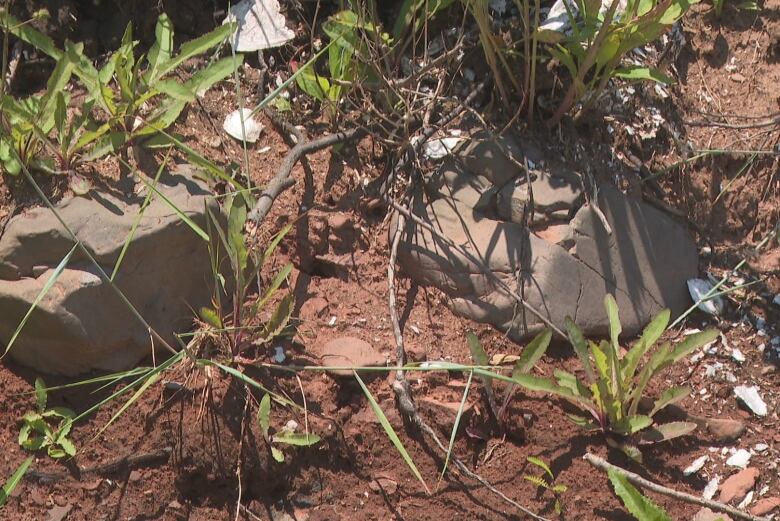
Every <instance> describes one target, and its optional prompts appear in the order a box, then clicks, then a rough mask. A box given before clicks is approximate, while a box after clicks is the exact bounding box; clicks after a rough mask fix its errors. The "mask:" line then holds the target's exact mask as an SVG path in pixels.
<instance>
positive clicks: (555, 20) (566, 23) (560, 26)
mask: <svg viewBox="0 0 780 521" xmlns="http://www.w3.org/2000/svg"><path fill="white" fill-rule="evenodd" d="M564 2H566V3H565V4H564ZM611 3H612V2H611V1H610V0H601V7H600V8H599V15H601V16H602V17H603V16H604V14H606V12H607V9H609V5H610V4H611ZM567 6H568V7H569V10H570V11H571V14H572V16H574V17H575V18H577V19H579V18H580V16H579V15H580V9H579V7H578V4H577V2H574V1H573V0H556V1H555V3H554V4H553V6H552V7H551V8H550V12H549V13H548V14H547V18H545V20H544V23H543V24H542V25H540V26H539V30H541V31H555V32H558V33H567V32H568V31H569V30H570V29H571V19H570V18H569V13H568V12H567V10H566V7H567ZM625 10H626V2H625V0H620V2H619V3H618V6H617V8H616V9H615V18H618V17H619V16H620V14H622V13H623V11H625Z"/></svg>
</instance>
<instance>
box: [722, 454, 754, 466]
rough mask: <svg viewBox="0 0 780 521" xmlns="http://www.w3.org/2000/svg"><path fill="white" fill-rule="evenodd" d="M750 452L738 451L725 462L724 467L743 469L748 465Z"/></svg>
mask: <svg viewBox="0 0 780 521" xmlns="http://www.w3.org/2000/svg"><path fill="white" fill-rule="evenodd" d="M750 456H751V454H750V451H747V450H745V449H739V450H738V451H736V452H735V453H734V454H732V455H731V457H729V459H727V460H726V465H729V466H731V467H739V468H743V469H744V468H745V467H747V464H748V463H750Z"/></svg>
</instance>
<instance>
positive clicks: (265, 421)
mask: <svg viewBox="0 0 780 521" xmlns="http://www.w3.org/2000/svg"><path fill="white" fill-rule="evenodd" d="M257 423H258V424H260V430H262V431H263V436H265V437H266V438H268V431H269V430H270V429H271V395H269V394H264V395H263V398H262V399H261V400H260V407H259V408H258V409H257Z"/></svg>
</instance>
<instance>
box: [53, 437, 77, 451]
mask: <svg viewBox="0 0 780 521" xmlns="http://www.w3.org/2000/svg"><path fill="white" fill-rule="evenodd" d="M57 444H58V445H59V446H60V447H61V448H62V450H63V451H65V454H67V455H68V456H75V455H76V446H75V445H74V444H73V442H72V441H71V440H70V438H67V437H65V436H62V437H60V438H58V439H57Z"/></svg>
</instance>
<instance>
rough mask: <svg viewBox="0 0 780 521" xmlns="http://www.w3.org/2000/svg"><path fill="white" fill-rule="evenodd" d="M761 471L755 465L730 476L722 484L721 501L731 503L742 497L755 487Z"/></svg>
mask: <svg viewBox="0 0 780 521" xmlns="http://www.w3.org/2000/svg"><path fill="white" fill-rule="evenodd" d="M758 475H759V471H758V469H757V468H755V467H748V468H746V469H745V470H741V471H739V472H737V473H736V474H734V475H733V476H730V477H729V478H728V479H727V480H726V481H724V482H723V484H721V486H720V498H719V499H720V501H721V502H722V503H730V502H731V501H732V500H735V499H742V498H743V497H745V494H747V492H748V490H750V489H751V488H753V486H754V485H755V484H756V480H757V479H758Z"/></svg>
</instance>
